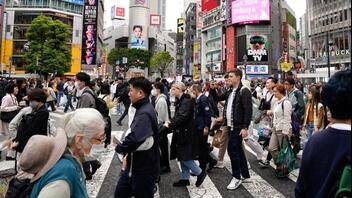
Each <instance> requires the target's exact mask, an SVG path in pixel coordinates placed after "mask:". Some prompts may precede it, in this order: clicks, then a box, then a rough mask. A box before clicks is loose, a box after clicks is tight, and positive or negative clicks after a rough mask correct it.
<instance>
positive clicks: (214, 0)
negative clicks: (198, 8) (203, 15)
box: [202, 0, 220, 12]
mask: <svg viewBox="0 0 352 198" xmlns="http://www.w3.org/2000/svg"><path fill="white" fill-rule="evenodd" d="M219 3H220V2H219V0H202V11H203V12H208V11H210V10H212V9H214V8H216V7H218V6H219Z"/></svg>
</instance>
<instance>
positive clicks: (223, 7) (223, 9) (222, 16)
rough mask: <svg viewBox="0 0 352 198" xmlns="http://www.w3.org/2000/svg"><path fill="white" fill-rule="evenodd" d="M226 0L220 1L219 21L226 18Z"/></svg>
mask: <svg viewBox="0 0 352 198" xmlns="http://www.w3.org/2000/svg"><path fill="white" fill-rule="evenodd" d="M226 11H227V0H221V2H220V21H225V20H226V19H227V12H226Z"/></svg>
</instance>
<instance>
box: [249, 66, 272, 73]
mask: <svg viewBox="0 0 352 198" xmlns="http://www.w3.org/2000/svg"><path fill="white" fill-rule="evenodd" d="M246 74H269V65H246Z"/></svg>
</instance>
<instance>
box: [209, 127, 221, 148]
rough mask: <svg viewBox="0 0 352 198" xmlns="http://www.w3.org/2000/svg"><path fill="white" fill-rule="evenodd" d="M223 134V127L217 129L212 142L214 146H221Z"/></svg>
mask: <svg viewBox="0 0 352 198" xmlns="http://www.w3.org/2000/svg"><path fill="white" fill-rule="evenodd" d="M221 136H222V130H221V129H218V130H216V132H215V134H214V137H213V142H212V143H211V144H212V145H213V146H214V147H216V148H220V143H221Z"/></svg>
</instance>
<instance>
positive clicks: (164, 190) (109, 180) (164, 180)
mask: <svg viewBox="0 0 352 198" xmlns="http://www.w3.org/2000/svg"><path fill="white" fill-rule="evenodd" d="M63 115H64V112H63V107H59V108H57V110H56V111H55V112H50V119H51V120H52V121H53V122H57V121H60V119H61V118H62V117H63ZM122 133H123V131H113V132H112V134H113V135H116V136H117V137H118V138H120V137H121V135H122ZM171 137H172V134H169V142H170V141H171ZM210 142H211V138H210ZM245 149H246V156H247V159H248V161H249V163H250V166H251V169H250V175H251V178H250V179H249V181H246V182H243V183H242V185H241V186H240V187H239V188H238V189H236V190H234V191H228V190H227V189H226V186H227V185H228V184H229V183H230V181H231V179H232V176H231V173H232V170H231V161H230V159H229V156H228V155H227V154H225V159H224V165H225V168H224V169H216V168H214V169H213V170H212V172H210V173H208V175H207V177H206V179H205V180H204V182H203V184H202V185H201V186H200V187H198V188H197V187H196V186H195V181H196V179H197V178H196V177H191V178H190V183H191V185H190V186H187V187H178V188H175V187H173V186H172V184H173V182H175V181H177V180H179V177H180V171H181V169H180V165H179V163H178V162H177V161H176V160H173V161H171V162H170V166H171V169H172V170H171V173H168V174H163V175H161V181H160V183H159V184H158V191H157V193H156V194H155V196H154V197H155V198H159V197H160V198H164V197H165V198H168V197H170V198H171V197H172V198H174V197H182V198H183V197H191V198H201V197H202V198H203V197H216V198H222V197H255V198H266V197H267V198H269V197H270V198H272V197H277V198H282V197H294V187H295V182H296V180H297V176H298V170H295V171H293V172H292V173H291V174H290V176H289V178H287V179H278V178H276V177H275V173H274V164H273V163H272V164H271V167H269V168H266V169H261V167H260V166H259V165H258V164H257V158H256V155H255V153H254V151H252V150H251V149H250V148H249V147H247V146H245ZM217 153H218V149H217V148H214V150H213V152H212V154H213V155H214V156H217ZM98 159H99V161H101V162H102V167H100V168H99V169H98V171H97V173H96V174H95V175H94V176H93V180H91V181H87V184H86V185H87V191H88V194H89V195H90V197H92V198H95V197H97V198H105V197H109V198H110V197H114V190H115V187H116V184H117V181H118V177H119V174H118V173H119V172H120V168H121V167H120V163H119V162H117V161H118V160H117V158H116V153H115V151H114V146H109V147H108V148H107V149H106V150H104V151H102V152H101V153H100V155H99V157H98Z"/></svg>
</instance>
